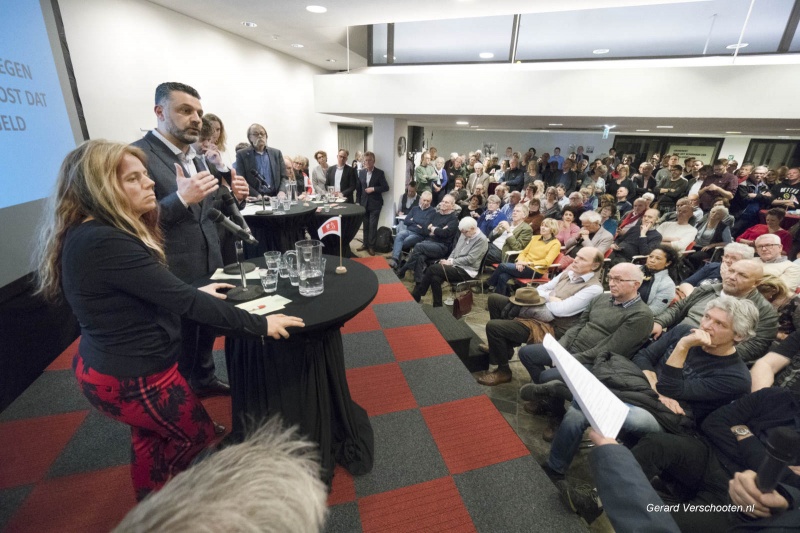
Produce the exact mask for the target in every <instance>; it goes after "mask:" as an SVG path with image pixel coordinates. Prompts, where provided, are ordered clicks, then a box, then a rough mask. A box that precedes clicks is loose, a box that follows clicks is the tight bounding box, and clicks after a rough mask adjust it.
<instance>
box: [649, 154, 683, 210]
mask: <svg viewBox="0 0 800 533" xmlns="http://www.w3.org/2000/svg"><path fill="white" fill-rule="evenodd" d="M660 172H661V171H659V173H660ZM668 172H669V173H668V174H667V176H666V177H665V178H664V179H662V180H661V181H660V182H659V183H658V184H656V197H657V198H658V210H659V211H661V213H663V214H666V213H671V212H673V211H675V209H676V207H677V203H678V200H680V199H681V198H684V197H685V196H686V192H687V191H688V190H689V181H688V180H687V179H686V178H684V177H683V167H682V166H680V165H674V166H672V167H670V169H669V171H668Z"/></svg>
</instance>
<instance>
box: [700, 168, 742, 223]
mask: <svg viewBox="0 0 800 533" xmlns="http://www.w3.org/2000/svg"><path fill="white" fill-rule="evenodd" d="M727 163H728V161H727V160H726V159H718V160H717V161H716V162H715V163H714V173H713V174H712V175H711V176H708V177H707V178H706V179H705V180H703V184H702V185H701V186H700V190H699V191H697V194H698V195H699V196H700V209H702V210H703V211H704V212H708V211H710V210H711V208H712V207H713V206H714V202H716V201H717V200H718V199H720V198H724V199H726V200H728V201H730V200H732V199H733V195H734V194H736V191H737V190H738V189H739V180H737V179H736V176H734V175H733V174H731V173H729V172H728V171H727Z"/></svg>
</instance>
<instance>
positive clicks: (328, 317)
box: [226, 255, 378, 333]
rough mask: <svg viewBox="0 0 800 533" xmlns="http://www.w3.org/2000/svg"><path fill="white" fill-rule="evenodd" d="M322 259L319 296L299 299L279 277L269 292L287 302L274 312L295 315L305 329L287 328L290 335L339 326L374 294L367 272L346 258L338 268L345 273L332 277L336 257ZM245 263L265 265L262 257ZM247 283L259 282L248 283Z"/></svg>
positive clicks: (372, 280)
mask: <svg viewBox="0 0 800 533" xmlns="http://www.w3.org/2000/svg"><path fill="white" fill-rule="evenodd" d="M323 257H324V258H325V259H326V264H325V278H324V279H325V282H324V283H325V290H324V291H323V293H322V294H320V295H318V296H310V297H309V296H301V295H300V290H299V288H298V287H293V286H292V285H291V283H289V278H279V280H278V291H277V292H275V293H272V294H277V295H279V296H283V297H284V298H288V299H289V300H291V302H289V303H287V304H286V307H284V308H283V309H281V310H279V311H276V312H277V313H283V314H284V315H290V316H297V317H300V318H302V319H303V322H305V328H302V329H295V328H290V330H289V332H290V333H309V332H312V331H318V330H324V329H327V328H330V327H333V326H341V325H342V324H344V323H345V322H347V321H348V320H350V319H351V318H353V317H354V316H356V315H357V314H358V313H360V312H361V311H362V310H363V309H365V308H366V307H367V306H368V305H369V303H370V302H371V301H372V300H373V299H374V298H375V295H376V294H378V278H377V276H375V273H374V272H373V271H372V270H371V269H369V268H368V267H366V266H364V265H362V264H361V263H357V262H355V261H351V260H350V259H342V265H343V266H344V267H345V268H347V272H346V273H345V274H336V267H337V266H339V256H333V255H323ZM249 261H250V262H252V263H254V264H255V265H256V266H257V267H259V268H263V267H264V266H265V263H264V258H263V257H259V258H254V259H251V260H249ZM226 282H229V283H231V284H232V285H240V284H241V283H238V282H237V281H236V280H226ZM248 283H259V282H258V281H255V280H248ZM264 296H270V295H269V294H265V295H264ZM267 317H269V315H267Z"/></svg>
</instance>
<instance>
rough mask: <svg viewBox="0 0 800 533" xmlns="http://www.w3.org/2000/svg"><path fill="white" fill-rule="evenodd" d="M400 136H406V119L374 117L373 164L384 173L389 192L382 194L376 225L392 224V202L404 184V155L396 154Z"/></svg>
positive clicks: (390, 225) (401, 191)
mask: <svg viewBox="0 0 800 533" xmlns="http://www.w3.org/2000/svg"><path fill="white" fill-rule="evenodd" d="M400 137H408V121H406V120H400V119H396V118H392V117H374V119H373V121H372V145H373V149H372V151H373V152H375V166H376V167H378V168H380V169H382V170H383V171H384V172H385V173H386V181H388V182H389V192H387V193H384V194H383V210H382V211H381V218H380V221H379V223H378V225H379V226H386V227H389V228H391V227H392V225H393V224H394V203H395V202H397V201H398V200H400V195H401V194H403V191H404V190H405V186H406V178H405V175H406V155H405V154H402V155H397V140H398V139H399V138H400ZM407 141H408V139H406V142H407Z"/></svg>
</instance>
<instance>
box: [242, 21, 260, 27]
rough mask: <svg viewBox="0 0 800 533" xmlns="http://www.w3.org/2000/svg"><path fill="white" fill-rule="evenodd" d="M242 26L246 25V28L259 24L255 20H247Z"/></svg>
mask: <svg viewBox="0 0 800 533" xmlns="http://www.w3.org/2000/svg"><path fill="white" fill-rule="evenodd" d="M242 26H244V27H245V28H255V27H256V26H258V24H256V23H255V22H248V21H246V20H245V21H243V22H242Z"/></svg>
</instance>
